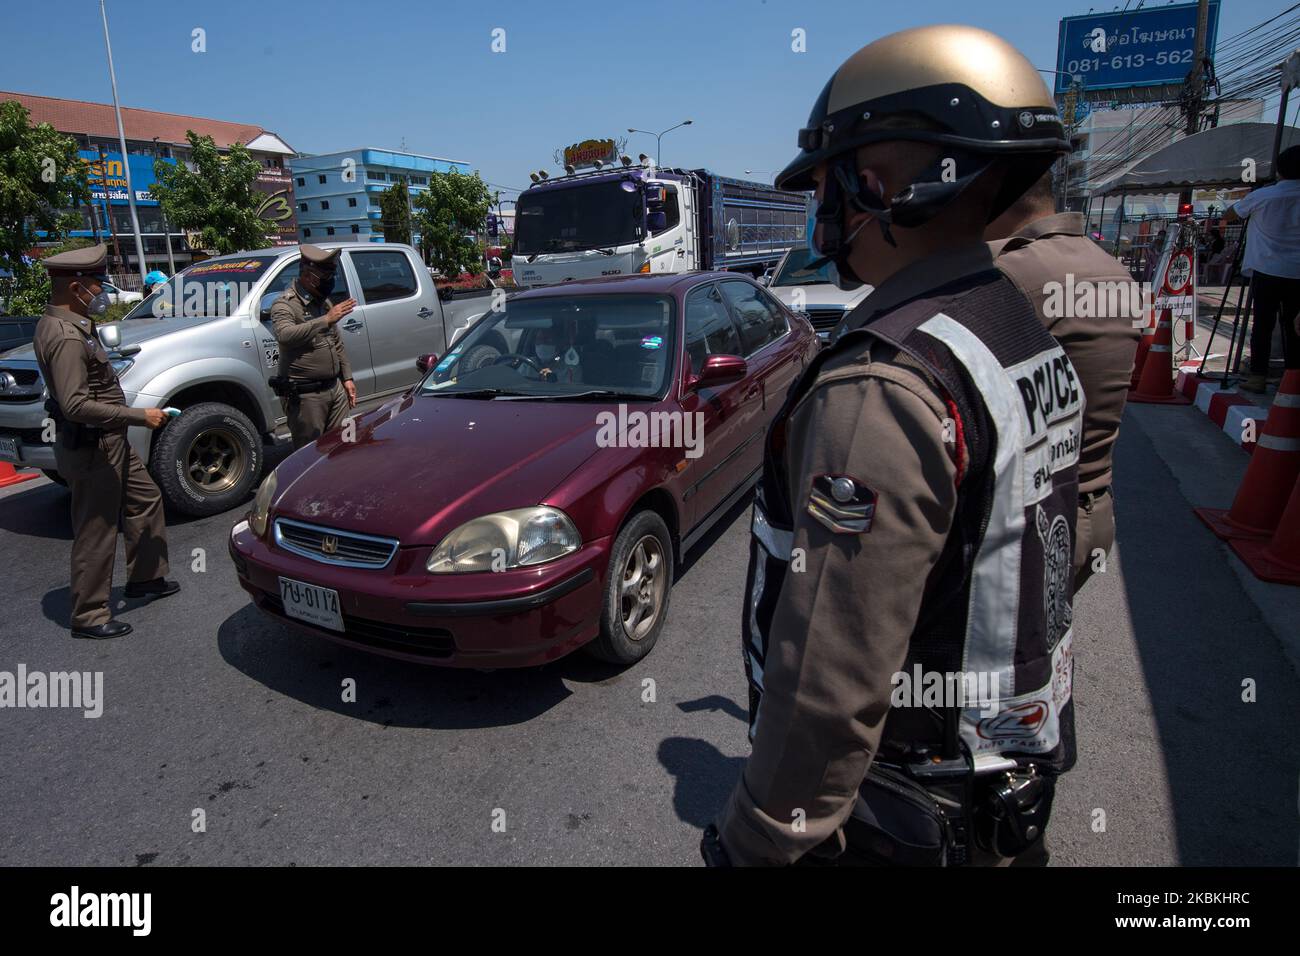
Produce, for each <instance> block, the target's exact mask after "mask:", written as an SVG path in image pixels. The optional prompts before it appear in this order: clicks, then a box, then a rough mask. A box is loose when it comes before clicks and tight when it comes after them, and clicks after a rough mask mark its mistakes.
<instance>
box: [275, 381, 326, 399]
mask: <svg viewBox="0 0 1300 956" xmlns="http://www.w3.org/2000/svg"><path fill="white" fill-rule="evenodd" d="M337 381H338V379H335V378H310V379H293V378H286V377H285V376H283V375H277V376H275V377H274V378H271V379H268V383H269V384H270V386H271V391H273V392H275V394H277V395H279V396H280V397H281V398H296V397H297V396H299V395H312V394H314V393H316V392H324V391H328V390H329V389H331V388H333V387H334V383H335V382H337Z"/></svg>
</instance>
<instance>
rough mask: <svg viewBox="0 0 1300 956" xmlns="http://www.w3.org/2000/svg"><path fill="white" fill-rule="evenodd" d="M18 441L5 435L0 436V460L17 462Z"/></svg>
mask: <svg viewBox="0 0 1300 956" xmlns="http://www.w3.org/2000/svg"><path fill="white" fill-rule="evenodd" d="M18 451H19V448H18V439H17V438H13V437H10V436H7V435H0V460H4V461H15V462H16V461H17V460H18Z"/></svg>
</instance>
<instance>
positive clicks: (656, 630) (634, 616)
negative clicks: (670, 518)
mask: <svg viewBox="0 0 1300 956" xmlns="http://www.w3.org/2000/svg"><path fill="white" fill-rule="evenodd" d="M672 592H673V543H672V538H671V537H670V536H669V534H668V526H667V525H665V524H664V519H663V518H661V517H659V515H657V514H656V513H655V512H653V511H641V512H638V513H637V514H636V515H635V516H634V517H633V518H632V520H631V521H629V522H628V523H627V524H625V525H624V526H623V530H622V531H620V532H619V534H618V537H617V538H615V539H614V548H613V550H612V551H611V552H610V556H609V574H608V579H607V580H606V582H605V600H604V603H603V605H602V607H601V612H600V636H599V637H597V638H596V639H595V640H594V641H592V642H591V643H590V644H588V645H587V650H588V652H589V653H591V654H593V655H595V656H596V657H598V658H600V659H601V660H603V661H609V662H610V663H611V664H633V663H635V662H637V661H639V660H640V659H641V658H643V657H645V656H646V655H647V654H649V653H650V650H651V648H653V647H654V646H655V641H657V640H659V635H660V633H661V632H662V631H663V629H664V622H665V621H666V620H667V619H668V601H669V598H670V597H671V596H672Z"/></svg>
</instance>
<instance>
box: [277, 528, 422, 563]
mask: <svg viewBox="0 0 1300 956" xmlns="http://www.w3.org/2000/svg"><path fill="white" fill-rule="evenodd" d="M275 543H276V544H278V545H279V546H280V547H282V548H284V550H286V551H292V552H293V553H294V554H300V555H302V556H303V557H304V558H311V559H312V560H313V561H320V562H321V563H322V564H338V565H342V566H343V567H346V568H382V567H385V566H386V565H387V564H388V562H389V561H391V560H393V555H394V554H396V553H397V541H396V540H395V539H393V538H376V537H374V536H372V535H368V534H358V533H357V532H355V531H339V530H337V529H335V528H322V527H320V526H318V525H313V524H305V523H303V522H301V521H291V520H289V519H288V518H276V519H275Z"/></svg>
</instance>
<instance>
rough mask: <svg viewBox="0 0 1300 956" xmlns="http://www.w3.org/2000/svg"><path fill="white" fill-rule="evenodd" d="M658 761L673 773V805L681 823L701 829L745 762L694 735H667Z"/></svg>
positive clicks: (714, 814)
mask: <svg viewBox="0 0 1300 956" xmlns="http://www.w3.org/2000/svg"><path fill="white" fill-rule="evenodd" d="M659 762H660V763H661V764H663V767H664V769H665V770H667V771H668V772H669V773H670V774H671V775H672V777H673V809H674V810H676V811H677V817H678V819H680V820H681V821H682V822H684V823H689V824H691V825H692V826H694V827H698V828H700V829H704V828H705V827H707V826H708V825H709V824H710V823H712V822H713V820H714V819H715V818H716V817H717V815H718V814H719V813H720V812H721V811H722V807H723V804H725V803H726V801H727V798H728V797H729V796H731V790H732V788H733V787H734V786H735V785H736V781H737V780H738V779H740V771H741V769H742V768H743V767H744V766H745V761H744V759H743V758H741V757H728V756H726V755H725V754H723V753H722V751H720V750H719V749H718V748H717V747H715V746H713V744H711V743H708V742H707V741H704V740H698V739H696V738H694V737H668V738H666V739H665V740H664V741H663V742H662V743H661V744H660V745H659Z"/></svg>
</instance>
